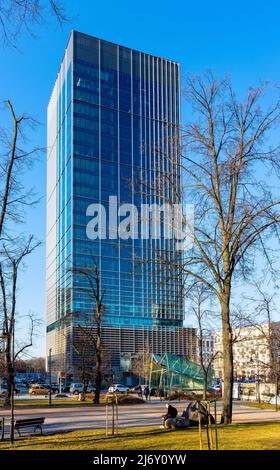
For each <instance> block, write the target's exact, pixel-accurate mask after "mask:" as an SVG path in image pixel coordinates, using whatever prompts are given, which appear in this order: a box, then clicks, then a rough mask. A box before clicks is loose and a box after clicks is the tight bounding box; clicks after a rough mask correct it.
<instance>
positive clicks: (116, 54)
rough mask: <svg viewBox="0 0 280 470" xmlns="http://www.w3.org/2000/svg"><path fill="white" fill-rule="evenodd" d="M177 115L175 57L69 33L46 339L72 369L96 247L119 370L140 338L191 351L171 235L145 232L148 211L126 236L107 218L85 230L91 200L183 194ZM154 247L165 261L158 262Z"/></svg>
mask: <svg viewBox="0 0 280 470" xmlns="http://www.w3.org/2000/svg"><path fill="white" fill-rule="evenodd" d="M179 125H180V78H179V65H178V64H177V63H175V62H173V61H170V60H166V59H162V58H159V57H154V56H152V55H149V54H145V53H142V52H138V51H135V50H132V49H129V48H127V47H122V46H119V45H117V44H112V43H110V42H107V41H104V40H100V39H97V38H95V37H92V36H88V35H85V34H81V33H78V32H76V31H74V32H72V34H71V36H70V39H69V42H68V45H67V48H66V51H65V54H64V58H63V61H62V63H61V66H60V69H59V73H58V76H57V79H56V82H55V85H54V89H53V92H52V95H51V99H50V102H49V107H48V170H47V172H48V188H47V206H48V207H47V349H48V350H49V349H50V348H51V349H52V355H53V357H54V358H55V357H57V358H59V357H64V360H65V358H66V359H67V364H68V365H67V367H69V368H70V369H73V370H74V369H75V367H76V364H77V363H78V362H79V359H78V358H77V357H76V355H75V348H73V344H74V341H75V337H76V334H77V326H78V325H81V323H82V324H84V325H86V324H87V322H90V321H91V320H90V318H91V315H92V311H93V303H92V300H91V299H90V298H89V296H88V295H87V294H86V293H83V292H82V290H81V288H80V283H81V279H80V276H77V275H76V274H75V272H73V271H71V268H73V267H75V268H77V267H81V268H84V267H85V266H88V267H89V268H90V266H91V265H92V262H93V258H92V257H94V260H95V262H96V263H97V265H98V269H99V273H100V279H101V286H102V289H103V290H105V295H104V301H103V303H104V306H105V314H104V319H103V324H102V335H103V341H104V344H106V349H109V350H110V352H111V357H112V364H113V366H114V367H115V368H116V369H118V367H119V361H120V355H121V354H123V353H132V354H134V353H137V351H140V350H143V349H144V348H149V350H151V352H154V353H159V354H160V353H161V352H170V353H174V354H183V355H191V352H190V351H195V346H194V344H192V342H193V341H194V340H193V332H192V330H191V329H190V330H188V329H185V328H183V320H184V302H183V292H182V278H181V276H180V274H178V272H179V271H180V269H177V275H175V274H176V273H175V271H174V273H172V272H171V271H172V270H171V269H170V266H171V265H172V257H174V260H175V258H176V265H177V267H178V260H179V264H180V254H178V252H177V251H176V249H175V243H176V241H175V240H174V238H171V239H166V238H164V237H163V236H162V234H161V235H160V236H159V237H158V238H151V237H150V236H144V237H143V236H141V227H140V225H141V221H142V219H141V216H139V219H137V220H138V222H139V230H138V232H139V233H138V237H136V236H135V235H136V234H135V232H134V233H133V236H131V237H127V238H128V239H126V240H125V239H124V238H125V237H120V236H119V235H118V231H116V230H115V231H112V230H111V232H110V226H109V222H107V224H106V233H105V234H104V233H103V236H102V237H101V238H96V239H92V237H90V236H89V223H90V221H91V220H92V219H93V216H94V214H95V211H94V209H91V208H92V207H94V206H93V204H102V206H103V207H104V210H105V212H106V217H107V216H109V215H110V214H111V212H112V204H111V205H110V202H112V201H113V202H114V204H115V205H116V204H117V205H118V207H119V206H121V205H123V204H133V205H134V206H136V207H137V208H140V207H142V206H143V204H144V205H145V204H146V205H151V204H159V205H160V204H163V203H164V202H166V201H167V200H168V202H169V203H179V202H180V198H181V196H180V193H181V191H180V187H181V173H180V167H179V165H178V162H179V161H180V155H179V154H178V152H177V150H176V148H178V147H177V145H174V139H175V140H176V139H178V137H179ZM164 175H168V177H164ZM174 188H175V190H174ZM124 210H125V208H124ZM139 214H140V209H139ZM123 215H124V214H123ZM120 219H123V217H121V218H120ZM159 253H165V256H167V257H169V258H168V259H169V262H168V264H166V265H164V264H163V263H158V261H157V260H158V259H159ZM170 260H171V263H170ZM179 268H180V265H179ZM58 362H59V360H58ZM62 362H63V360H62ZM59 367H62V366H61V365H60V366H58V368H59ZM64 367H66V366H64Z"/></svg>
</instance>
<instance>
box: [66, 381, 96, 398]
mask: <svg viewBox="0 0 280 470" xmlns="http://www.w3.org/2000/svg"><path fill="white" fill-rule="evenodd" d="M83 390H84V385H83V384H82V383H81V382H78V383H72V384H71V385H70V389H69V391H70V393H73V394H74V395H78V394H79V393H82V392H83ZM86 391H87V392H88V393H92V392H94V391H95V388H94V387H93V386H92V385H88V386H87V389H86Z"/></svg>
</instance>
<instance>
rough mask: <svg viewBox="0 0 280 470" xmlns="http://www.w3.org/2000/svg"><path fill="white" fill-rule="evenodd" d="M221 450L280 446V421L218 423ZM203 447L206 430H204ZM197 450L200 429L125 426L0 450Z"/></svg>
mask: <svg viewBox="0 0 280 470" xmlns="http://www.w3.org/2000/svg"><path fill="white" fill-rule="evenodd" d="M218 438H219V448H220V449H221V450H279V449H280V422H276V423H275V422H274V423H258V424H232V425H229V426H221V425H220V426H218ZM203 443H204V446H203V449H206V432H205V430H203ZM11 449H15V450H169V449H170V450H198V449H199V435H198V430H197V429H194V428H192V429H188V430H177V431H172V430H164V429H160V428H155V427H153V428H141V429H122V430H120V432H119V436H118V437H112V436H110V437H107V438H106V437H105V431H104V430H97V431H75V432H69V433H63V434H56V435H52V436H36V437H35V436H34V437H32V438H30V437H27V438H21V439H18V440H17V441H16V442H15V444H14V446H11V444H10V443H9V442H3V443H0V450H11Z"/></svg>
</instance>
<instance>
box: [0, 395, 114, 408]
mask: <svg viewBox="0 0 280 470" xmlns="http://www.w3.org/2000/svg"><path fill="white" fill-rule="evenodd" d="M14 403H15V408H36V407H38V406H39V407H43V406H49V399H48V398H42V399H40V400H36V399H34V400H33V399H32V398H30V399H26V400H15V402H14ZM100 404H101V405H102V404H105V398H101V399H100ZM89 405H93V401H92V398H89V399H86V400H85V401H79V400H78V399H76V398H68V399H67V398H66V399H63V398H57V399H56V398H52V405H51V406H53V407H54V408H59V407H63V408H67V407H68V406H69V407H71V406H89ZM94 406H96V405H94ZM0 408H4V409H9V407H4V402H3V401H1V402H0Z"/></svg>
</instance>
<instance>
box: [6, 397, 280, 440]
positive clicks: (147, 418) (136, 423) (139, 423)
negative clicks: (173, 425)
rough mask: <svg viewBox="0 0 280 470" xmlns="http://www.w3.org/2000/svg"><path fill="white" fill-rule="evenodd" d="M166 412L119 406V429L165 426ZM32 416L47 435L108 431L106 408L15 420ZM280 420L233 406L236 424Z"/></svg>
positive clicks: (22, 414) (157, 406)
mask: <svg viewBox="0 0 280 470" xmlns="http://www.w3.org/2000/svg"><path fill="white" fill-rule="evenodd" d="M172 404H174V406H176V408H177V409H178V414H179V415H180V414H181V413H182V411H183V410H184V409H185V407H186V405H187V402H182V401H181V402H173V403H172ZM217 408H218V417H220V413H221V402H218V406H217ZM165 412H166V408H165V403H164V402H156V401H152V402H147V403H144V404H142V405H132V406H124V405H122V406H119V426H120V427H122V428H128V427H131V428H133V427H145V426H158V425H160V424H161V419H160V417H161V415H162V414H164V413H165ZM9 414H10V412H9V410H2V411H0V416H5V417H7V418H8V419H7V421H9ZM32 416H45V418H46V420H45V427H44V429H45V433H57V432H62V431H71V430H78V429H79V430H81V429H102V428H103V429H104V428H105V406H79V407H76V406H74V405H73V406H71V407H65V408H49V407H46V406H44V407H39V406H38V407H37V406H36V408H31V409H25V410H20V409H16V411H15V417H16V418H18V419H21V418H28V417H32ZM275 420H280V411H278V412H276V411H274V410H260V409H257V408H249V407H248V406H245V405H243V404H242V403H240V402H235V403H234V405H233V421H234V422H235V423H242V422H244V423H253V422H258V421H275Z"/></svg>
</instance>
